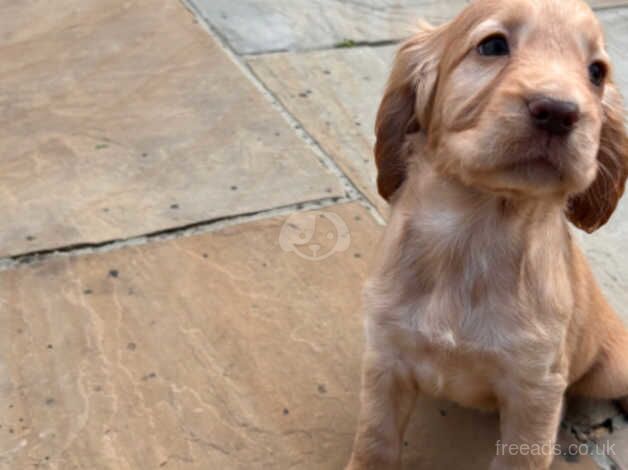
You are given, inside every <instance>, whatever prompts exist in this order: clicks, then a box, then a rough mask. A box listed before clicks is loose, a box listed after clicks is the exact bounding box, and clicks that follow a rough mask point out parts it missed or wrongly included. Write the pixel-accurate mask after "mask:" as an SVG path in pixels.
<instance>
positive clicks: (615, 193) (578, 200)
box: [567, 82, 628, 233]
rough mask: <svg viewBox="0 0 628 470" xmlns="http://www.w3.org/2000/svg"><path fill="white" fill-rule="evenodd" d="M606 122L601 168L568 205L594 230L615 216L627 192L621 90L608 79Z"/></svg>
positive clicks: (572, 215) (575, 218)
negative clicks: (586, 186) (583, 190)
mask: <svg viewBox="0 0 628 470" xmlns="http://www.w3.org/2000/svg"><path fill="white" fill-rule="evenodd" d="M602 109H603V113H604V116H603V120H604V121H603V123H602V131H601V135H600V150H599V153H598V156H597V159H598V172H597V176H596V178H595V180H594V181H593V183H592V184H591V186H589V188H588V189H587V190H586V191H585V192H584V193H582V194H578V195H576V196H573V197H572V198H571V199H570V200H569V204H568V206H567V217H568V218H569V220H570V221H571V222H572V223H573V224H574V225H575V226H576V227H578V228H580V229H582V230H584V231H586V232H588V233H592V232H594V231H595V230H597V229H598V228H600V227H601V226H602V225H604V224H605V223H606V222H608V219H609V218H610V217H611V215H612V214H613V212H614V211H615V208H616V207H617V203H618V202H619V199H620V198H621V196H622V194H623V193H624V187H625V184H626V178H627V177H628V135H626V126H625V120H624V116H625V111H624V107H623V102H622V98H621V94H620V93H619V91H618V90H617V88H616V86H615V85H614V84H613V83H610V82H609V83H608V84H607V85H606V89H605V90H604V97H603V100H602Z"/></svg>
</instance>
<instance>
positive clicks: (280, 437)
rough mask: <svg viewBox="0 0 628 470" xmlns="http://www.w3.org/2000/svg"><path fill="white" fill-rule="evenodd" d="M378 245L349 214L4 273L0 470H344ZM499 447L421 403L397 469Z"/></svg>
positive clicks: (490, 420)
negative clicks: (366, 294) (365, 286)
mask: <svg viewBox="0 0 628 470" xmlns="http://www.w3.org/2000/svg"><path fill="white" fill-rule="evenodd" d="M381 231H382V227H381V226H379V225H378V224H377V223H376V222H375V221H374V220H373V219H372V217H371V215H370V214H369V212H368V211H367V210H365V209H364V208H363V207H362V206H361V205H359V204H355V203H352V204H347V205H339V206H333V207H327V208H325V209H323V210H320V211H315V212H308V213H296V214H292V215H289V216H284V217H278V218H273V219H264V220H260V221H255V222H250V223H246V224H241V225H235V226H231V227H227V228H224V229H222V230H220V231H217V232H210V233H205V234H199V235H194V236H190V237H185V238H178V239H174V240H169V241H162V242H154V243H149V244H144V245H138V246H132V247H126V248H122V249H119V250H113V251H109V252H103V253H94V254H90V255H84V256H64V257H54V258H50V259H48V260H45V261H41V262H37V263H33V264H29V265H23V266H21V267H19V268H17V269H12V270H6V271H4V272H1V273H0V305H1V306H2V308H0V324H2V325H3V328H2V329H0V359H1V361H0V469H2V470H14V469H22V468H24V469H25V468H31V467H32V468H49V469H54V470H73V469H85V468H90V469H111V470H114V469H115V470H126V469H139V468H146V469H148V468H177V469H199V470H200V469H203V470H207V469H210V468H211V469H213V468H225V469H243V470H245V469H246V470H250V469H252V468H255V469H264V468H267V469H280V468H281V469H284V468H285V469H288V468H295V469H296V468H298V469H306V470H307V469H312V470H314V469H318V470H320V469H329V470H332V469H339V468H342V466H343V464H344V463H345V462H346V460H347V458H348V455H349V453H350V449H351V443H352V438H353V432H354V427H355V422H356V414H357V409H358V392H359V376H360V355H361V351H362V347H363V339H362V338H363V333H362V320H361V314H360V300H359V299H360V288H361V285H362V283H363V282H364V279H365V275H366V272H367V265H368V262H369V258H370V255H369V253H371V252H372V250H373V246H374V245H375V243H376V241H377V239H378V237H379V236H380V234H381ZM330 235H331V236H330ZM497 438H498V420H497V417H496V416H494V415H486V414H481V413H477V412H472V411H468V410H463V409H462V408H459V407H457V406H455V405H452V404H448V403H444V402H437V401H434V400H431V399H426V398H424V399H421V400H420V401H419V404H418V406H417V410H416V411H415V413H414V416H413V419H412V421H411V424H410V428H409V431H408V433H407V436H406V444H405V453H406V457H405V462H406V466H405V468H407V469H412V468H434V469H442V468H464V469H470V470H475V469H478V470H480V469H483V470H484V469H486V468H487V464H488V462H489V461H490V459H491V457H492V456H493V455H494V453H495V440H496V439H497ZM572 460H573V459H572ZM553 468H555V469H574V470H575V469H586V468H594V467H592V466H591V461H590V460H589V459H588V458H585V457H581V458H580V459H578V462H577V463H576V464H567V463H566V461H565V460H564V459H563V458H562V457H559V458H558V459H557V461H556V464H555V466H554V467H553Z"/></svg>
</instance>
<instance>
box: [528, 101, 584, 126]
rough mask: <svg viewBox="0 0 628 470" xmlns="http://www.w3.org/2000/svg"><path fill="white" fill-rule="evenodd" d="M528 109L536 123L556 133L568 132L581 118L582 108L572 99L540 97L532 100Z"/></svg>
mask: <svg viewBox="0 0 628 470" xmlns="http://www.w3.org/2000/svg"><path fill="white" fill-rule="evenodd" d="M528 109H529V110H530V116H532V121H533V122H534V125H535V126H536V127H538V128H539V129H543V130H545V131H548V132H549V133H550V134H554V135H565V134H568V133H569V132H571V130H572V129H573V128H574V126H575V124H576V122H578V119H580V108H579V107H578V105H577V104H576V103H573V102H571V101H559V100H555V99H552V98H547V97H540V98H535V99H533V100H530V101H529V102H528Z"/></svg>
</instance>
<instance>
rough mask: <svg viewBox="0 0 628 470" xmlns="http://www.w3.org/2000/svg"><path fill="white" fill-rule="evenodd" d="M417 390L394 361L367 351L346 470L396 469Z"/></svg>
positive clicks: (405, 371)
mask: <svg viewBox="0 0 628 470" xmlns="http://www.w3.org/2000/svg"><path fill="white" fill-rule="evenodd" d="M416 396H417V388H416V384H415V382H414V380H413V379H412V377H411V375H410V373H409V371H407V370H405V368H404V366H403V364H401V363H400V361H399V360H398V359H395V358H392V357H384V356H382V355H379V354H378V353H376V352H374V351H367V352H366V353H365V355H364V358H363V365H362V393H361V407H360V415H359V418H358V430H357V434H356V437H355V441H354V444H353V452H352V454H351V460H350V462H349V465H348V466H347V470H398V469H400V468H401V448H402V442H403V433H404V431H405V427H406V424H407V423H408V419H409V417H410V414H411V412H412V409H413V408H414V404H415V401H416Z"/></svg>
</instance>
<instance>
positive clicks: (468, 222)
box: [392, 162, 568, 236]
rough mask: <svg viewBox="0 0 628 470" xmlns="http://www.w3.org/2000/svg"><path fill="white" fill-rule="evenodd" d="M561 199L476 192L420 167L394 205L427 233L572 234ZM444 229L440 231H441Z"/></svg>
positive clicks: (424, 164)
mask: <svg viewBox="0 0 628 470" xmlns="http://www.w3.org/2000/svg"><path fill="white" fill-rule="evenodd" d="M564 204H565V202H564V201H563V200H562V199H560V198H558V197H557V198H531V197H530V198H525V197H507V196H503V195H499V194H495V193H491V192H488V191H484V190H481V189H477V188H474V187H470V186H468V185H466V184H464V183H463V182H461V181H460V180H458V179H456V178H455V177H451V176H447V175H443V174H440V173H439V172H438V171H437V170H435V169H434V168H433V167H432V166H431V165H430V163H429V162H421V163H417V164H416V166H414V167H413V168H411V171H409V172H408V179H407V181H406V182H405V184H404V186H403V187H402V188H401V189H400V191H399V195H398V198H397V199H396V200H395V201H394V202H393V205H392V212H393V214H395V213H400V214H401V215H402V217H404V216H405V217H410V218H411V219H412V220H413V221H414V222H415V223H416V225H417V226H418V227H422V228H423V230H428V231H429V230H431V229H436V230H437V231H445V232H449V233H451V232H458V233H460V232H466V233H467V235H469V236H472V235H473V233H474V228H475V229H481V228H482V227H484V228H486V229H489V230H490V229H494V230H495V236H497V235H498V234H499V233H503V232H502V231H503V230H508V231H510V230H516V233H518V234H519V235H525V234H527V233H530V232H538V231H547V230H549V229H556V228H558V230H557V232H558V233H559V234H561V236H562V235H563V234H565V233H567V232H568V230H567V225H566V221H565V217H564V215H563V207H564ZM439 226H440V229H439Z"/></svg>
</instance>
